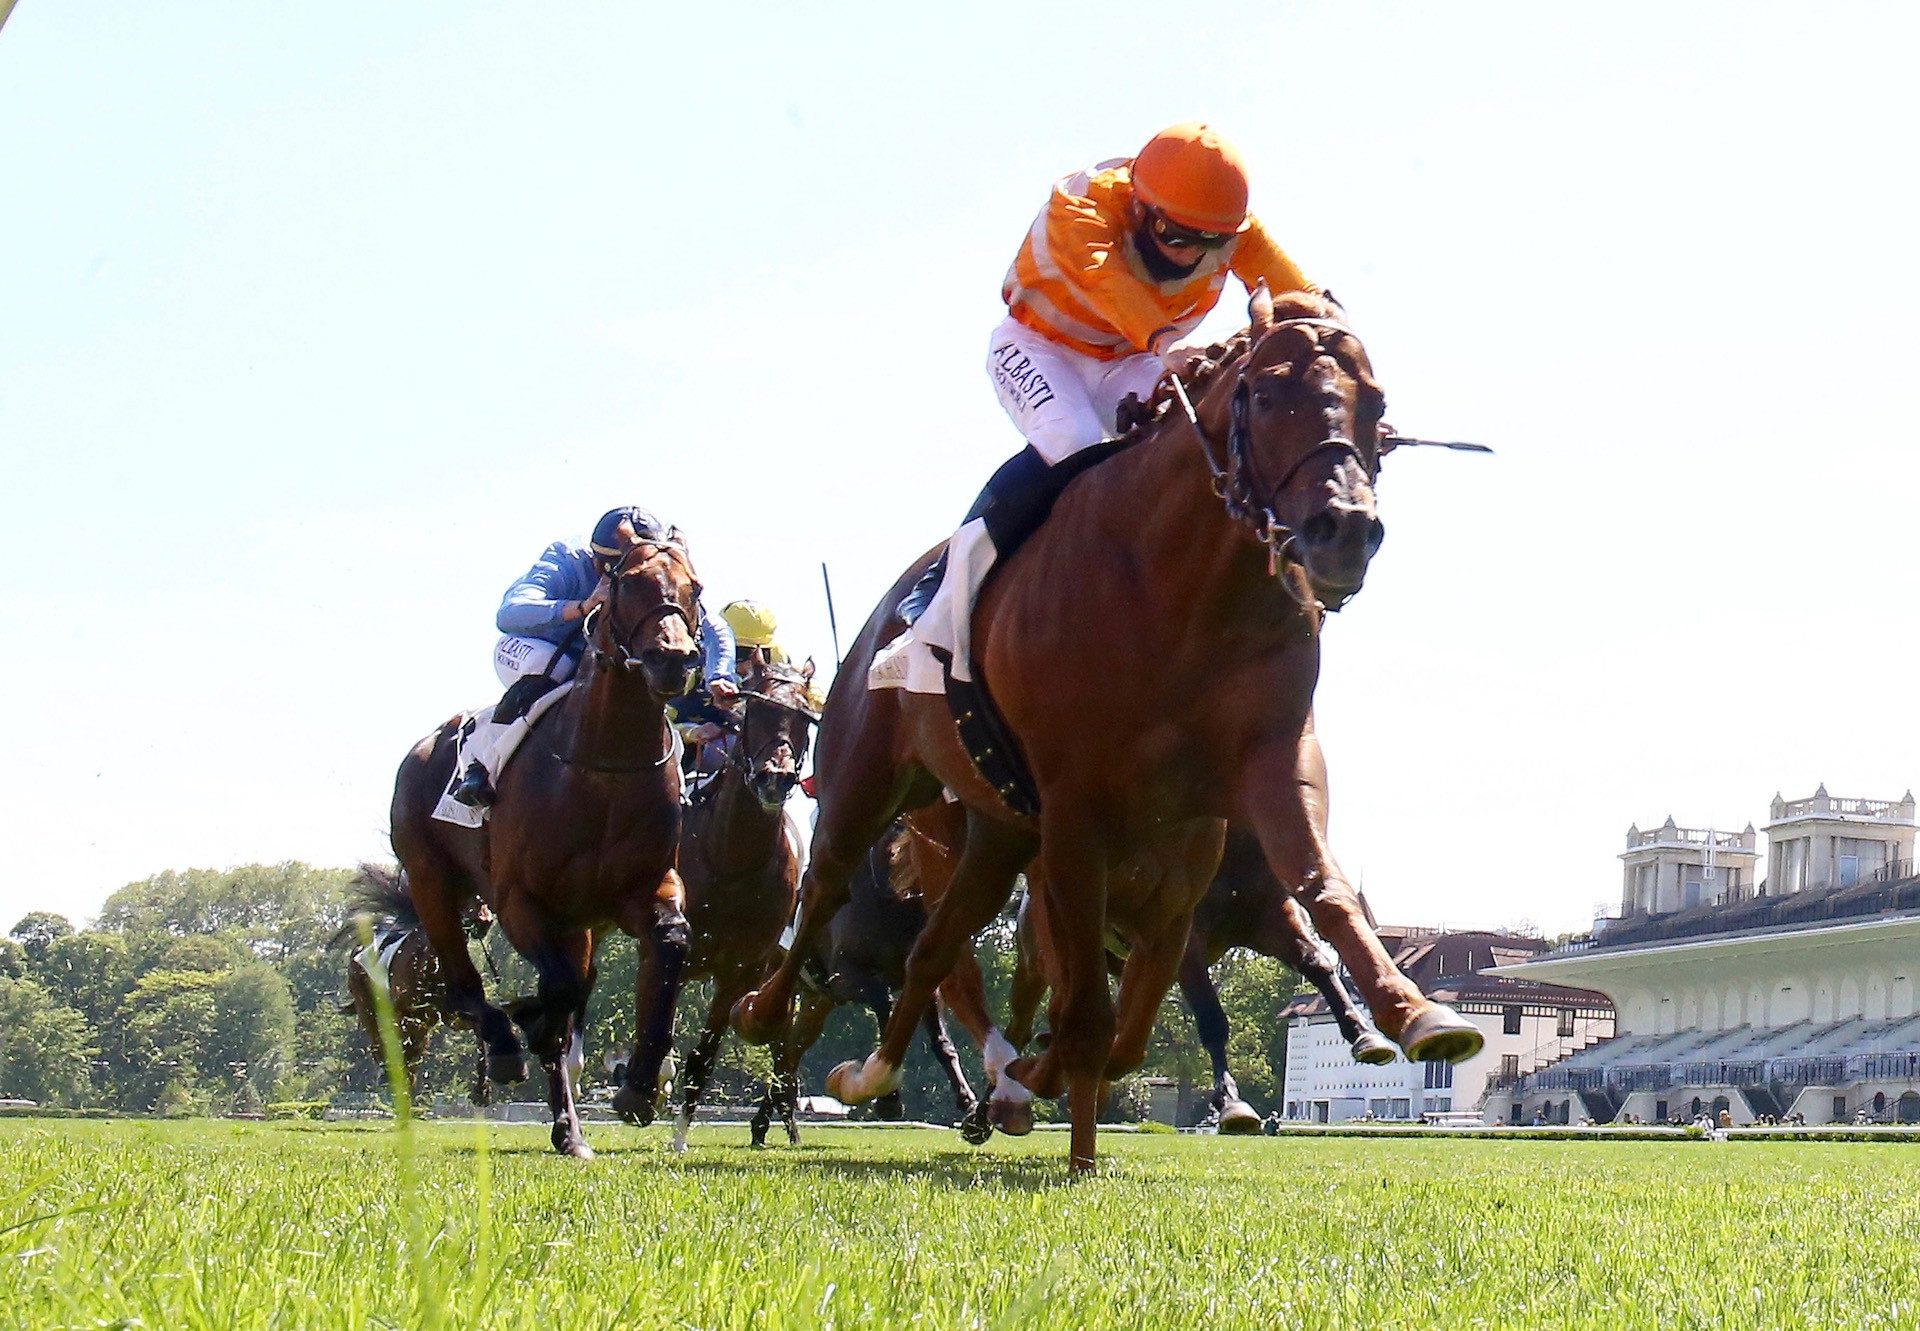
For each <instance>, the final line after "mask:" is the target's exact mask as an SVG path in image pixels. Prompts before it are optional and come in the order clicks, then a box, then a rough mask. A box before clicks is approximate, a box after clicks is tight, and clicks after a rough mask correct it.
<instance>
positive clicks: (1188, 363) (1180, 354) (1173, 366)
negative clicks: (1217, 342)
mask: <svg viewBox="0 0 1920 1331" xmlns="http://www.w3.org/2000/svg"><path fill="white" fill-rule="evenodd" d="M1160 363H1161V364H1162V365H1164V366H1166V367H1167V368H1168V369H1169V370H1172V371H1173V372H1174V373H1175V374H1180V375H1185V374H1191V373H1192V372H1193V371H1194V370H1195V369H1196V368H1198V367H1199V366H1202V365H1205V364H1206V363H1207V349H1206V348H1205V347H1185V346H1179V347H1168V348H1167V349H1166V350H1165V351H1162V352H1161V353H1160Z"/></svg>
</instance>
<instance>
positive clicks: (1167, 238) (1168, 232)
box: [1148, 210, 1234, 250]
mask: <svg viewBox="0 0 1920 1331" xmlns="http://www.w3.org/2000/svg"><path fill="white" fill-rule="evenodd" d="M1148 222H1149V224H1150V225H1151V226H1152V228H1153V234H1154V238H1155V239H1157V240H1158V241H1159V242H1160V243H1161V244H1163V245H1174V246H1177V247H1180V248H1182V249H1190V250H1217V249H1220V248H1222V247H1223V246H1225V245H1226V243H1227V242H1228V241H1230V240H1232V239H1233V236H1234V233H1233V232H1231V231H1196V230H1194V229H1193V228H1192V227H1187V226H1181V225H1180V224H1179V223H1178V222H1176V221H1174V220H1173V219H1172V218H1171V217H1168V216H1167V215H1166V214H1165V213H1163V212H1159V211H1157V210H1156V211H1154V212H1153V213H1152V214H1151V215H1150V217H1149V219H1148Z"/></svg>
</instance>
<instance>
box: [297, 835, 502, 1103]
mask: <svg viewBox="0 0 1920 1331" xmlns="http://www.w3.org/2000/svg"><path fill="white" fill-rule="evenodd" d="M350 890H351V893H352V895H351V898H350V900H349V903H348V904H349V905H350V906H351V907H352V908H353V915H354V917H355V918H353V919H351V920H349V921H348V923H347V924H346V926H345V927H344V928H342V929H341V930H340V932H339V933H337V934H335V935H334V938H333V945H334V946H335V947H344V948H347V949H348V952H347V993H348V997H349V1002H348V1003H347V1005H346V1007H345V1008H344V1009H343V1010H345V1011H350V1012H352V1013H353V1016H354V1020H355V1021H357V1022H358V1023H359V1025H360V1030H361V1032H362V1033H363V1034H364V1035H365V1036H366V1037H367V1045H368V1047H369V1048H370V1049H371V1050H372V1051H373V1057H374V1060H375V1061H376V1062H379V1061H380V1060H381V1058H382V1055H381V1047H382V1044H383V1042H382V1040H381V1038H380V1010H379V1004H378V999H377V996H376V994H375V985H376V984H384V986H385V988H386V991H387V1002H388V1004H389V1006H390V1007H391V1009H392V1012H393V1026H394V1034H395V1035H396V1036H397V1037H398V1038H399V1041H400V1061H401V1064H402V1066H403V1067H405V1069H406V1074H407V1089H408V1091H409V1092H410V1093H411V1094H412V1096H413V1098H414V1102H415V1103H416V1104H418V1103H419V1099H420V1091H421V1086H420V1065H421V1063H422V1062H423V1061H424V1060H425V1058H426V1056H427V1045H428V1043H429V1042H430V1041H431V1040H432V1039H433V1032H434V1030H435V1028H437V1027H438V1026H439V1025H440V1023H441V1021H442V1020H443V1019H445V1020H447V1021H449V1023H450V1024H452V1025H454V1026H457V1027H459V1028H460V1029H462V1030H466V1031H471V1030H472V1029H473V1023H471V1022H469V1021H465V1020H463V1019H461V1018H457V1017H456V1018H448V1017H446V1016H445V1013H444V1011H443V1009H444V1006H445V1003H446V983H445V981H444V980H443V979H442V978H441V974H440V959H439V958H438V957H436V956H435V955H434V953H433V944H432V942H431V941H430V940H429V939H428V938H427V935H426V931H425V930H424V929H422V928H421V927H420V917H419V916H418V915H417V914H415V912H414V907H413V899H412V898H411V897H410V896H408V895H407V885H406V881H405V879H404V878H403V877H402V876H401V875H400V874H399V873H398V872H396V871H394V870H392V869H388V868H385V867H383V866H381V865H377V864H362V865H361V866H360V872H359V874H358V876H356V877H355V879H354V881H353V886H352V888H351V889H350ZM362 919H365V920H366V921H367V922H368V923H369V925H370V927H371V930H372V940H371V943H370V944H363V943H362V939H361V931H360V927H361V921H362ZM492 924H493V917H492V916H491V915H489V914H487V913H486V911H485V909H484V908H482V909H480V910H477V911H475V912H474V913H473V914H471V915H469V916H468V917H467V922H466V928H467V935H468V937H470V938H472V939H474V940H475V941H480V940H482V939H484V938H485V937H486V935H487V930H488V929H489V928H490V927H492ZM482 945H483V946H484V944H482ZM368 946H371V948H372V949H373V956H372V957H368V956H367V955H366V949H367V947H368ZM376 974H378V975H379V976H380V977H381V978H380V979H378V980H376V979H375V978H374V977H375V975H376ZM467 1098H468V1099H469V1100H471V1101H472V1102H473V1103H474V1104H476V1105H486V1104H491V1103H492V1101H493V1086H492V1083H491V1082H490V1081H488V1079H487V1054H486V1050H485V1049H484V1048H483V1049H482V1050H481V1051H480V1060H479V1065H478V1066H477V1067H476V1068H475V1070H474V1076H473V1083H472V1085H471V1086H469V1087H468V1089H467Z"/></svg>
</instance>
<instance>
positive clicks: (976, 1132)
mask: <svg viewBox="0 0 1920 1331" xmlns="http://www.w3.org/2000/svg"><path fill="white" fill-rule="evenodd" d="M960 1140H961V1141H963V1142H965V1143H966V1144H967V1145H969V1146H985V1145H986V1144H987V1143H988V1142H990V1141H992V1140H993V1123H992V1121H991V1120H989V1119H988V1118H987V1115H986V1113H985V1112H984V1111H983V1110H982V1108H981V1107H980V1106H979V1105H975V1106H973V1108H971V1109H969V1110H968V1111H967V1112H966V1113H964V1114H962V1115H961V1116H960Z"/></svg>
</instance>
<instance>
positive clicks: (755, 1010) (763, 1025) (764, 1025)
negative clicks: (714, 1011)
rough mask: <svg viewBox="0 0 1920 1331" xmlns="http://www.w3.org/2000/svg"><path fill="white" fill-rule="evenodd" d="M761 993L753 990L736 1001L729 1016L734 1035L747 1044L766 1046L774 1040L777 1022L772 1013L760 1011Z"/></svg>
mask: <svg viewBox="0 0 1920 1331" xmlns="http://www.w3.org/2000/svg"><path fill="white" fill-rule="evenodd" d="M759 1000H760V991H759V990H758V989H755V990H753V991H752V992H751V993H748V994H746V995H745V996H744V997H742V998H740V999H738V1000H736V1001H735V1003H734V1005H733V1008H732V1010H731V1011H730V1012H728V1014H727V1020H728V1021H730V1022H731V1023H732V1024H733V1029H734V1033H735V1034H737V1035H738V1036H739V1037H740V1038H741V1039H742V1040H743V1041H745V1042H746V1043H747V1044H766V1043H768V1042H769V1041H771V1040H772V1039H773V1036H774V1028H775V1025H776V1023H775V1021H774V1019H773V1014H772V1013H771V1012H766V1013H763V1012H761V1010H760V1006H761V1005H760V1001H759Z"/></svg>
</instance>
